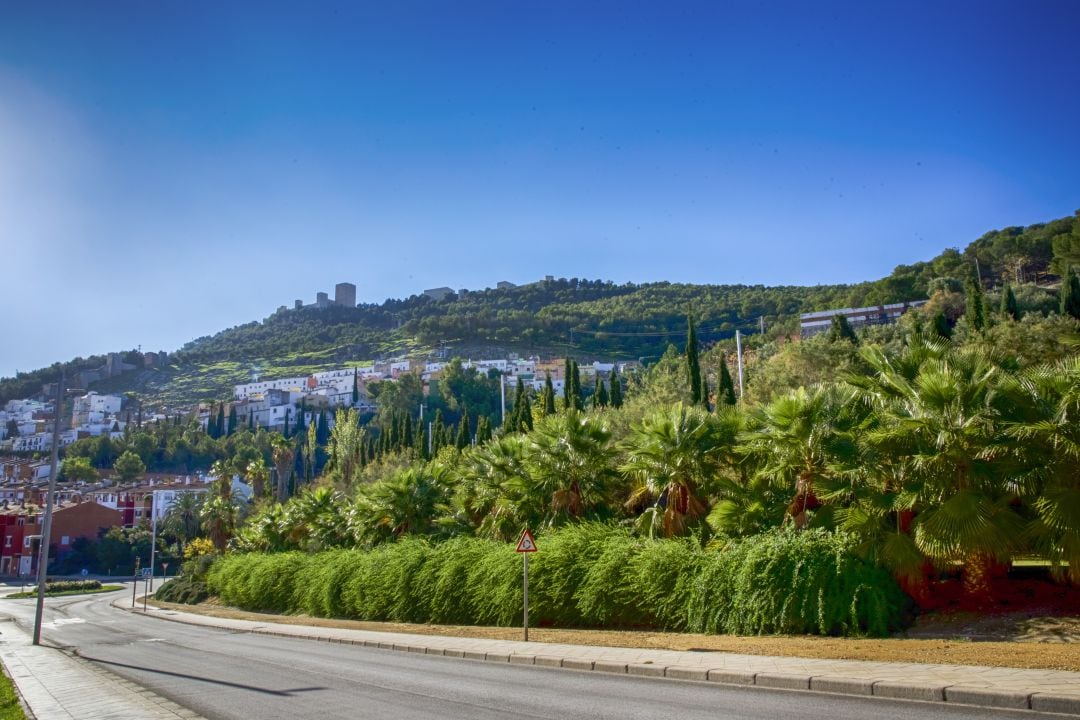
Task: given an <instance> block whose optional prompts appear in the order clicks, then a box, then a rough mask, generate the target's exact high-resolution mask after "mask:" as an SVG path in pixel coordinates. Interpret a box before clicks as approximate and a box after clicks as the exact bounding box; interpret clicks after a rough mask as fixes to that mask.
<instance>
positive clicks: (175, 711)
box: [0, 621, 199, 720]
mask: <svg viewBox="0 0 1080 720" xmlns="http://www.w3.org/2000/svg"><path fill="white" fill-rule="evenodd" d="M0 661H2V662H3V664H4V667H5V668H7V671H8V674H9V675H10V676H11V679H12V680H14V682H15V686H16V687H17V688H18V689H19V694H20V695H22V698H23V701H24V702H25V703H26V705H27V706H28V707H29V709H30V712H31V713H32V714H33V717H36V718H37V719H38V720H132V719H133V718H140V720H141V719H143V718H146V719H148V720H176V719H177V718H190V719H194V718H199V715H198V714H197V713H194V712H192V711H190V710H187V709H185V708H182V707H180V706H179V705H177V704H176V703H173V702H172V701H170V700H166V699H165V698H162V697H160V696H158V695H155V694H154V693H152V692H150V691H149V690H146V689H144V688H142V687H140V686H138V685H136V684H135V683H132V682H129V681H127V680H124V679H123V678H121V677H119V676H117V675H113V674H112V673H109V672H107V671H105V670H101V669H99V668H97V667H95V666H94V665H93V664H91V663H89V662H86V661H83V660H78V659H76V658H73V657H70V656H69V655H67V654H65V653H64V652H62V651H61V650H59V649H57V648H53V647H49V646H46V645H37V646H35V645H33V643H32V642H31V635H30V634H29V633H28V632H27V631H26V630H25V629H23V628H22V627H20V626H19V625H18V623H16V622H15V621H6V622H0Z"/></svg>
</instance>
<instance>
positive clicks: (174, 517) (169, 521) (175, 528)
mask: <svg viewBox="0 0 1080 720" xmlns="http://www.w3.org/2000/svg"><path fill="white" fill-rule="evenodd" d="M202 504H203V498H202V496H201V495H199V494H198V493H193V492H181V493H179V494H178V495H177V496H176V499H175V500H174V501H173V504H172V507H170V508H169V512H168V514H167V515H166V516H165V519H164V521H163V522H162V530H163V531H164V532H166V533H169V534H171V535H173V536H174V537H175V538H176V541H177V544H178V545H179V546H180V556H181V557H183V555H184V546H185V545H186V544H187V543H189V542H190V541H192V540H194V539H195V538H197V537H198V536H199V526H200V524H201V521H200V517H199V511H200V510H201V509H202Z"/></svg>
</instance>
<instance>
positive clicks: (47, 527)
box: [34, 373, 64, 645]
mask: <svg viewBox="0 0 1080 720" xmlns="http://www.w3.org/2000/svg"><path fill="white" fill-rule="evenodd" d="M63 402H64V374H63V373H60V380H59V381H58V382H57V383H56V407H55V409H54V410H53V436H52V460H51V461H50V463H49V465H50V469H49V490H48V492H47V493H46V494H45V515H44V517H43V518H42V520H41V547H40V548H39V554H38V579H37V581H38V592H37V610H36V611H35V613H34V644H35V645H40V644H41V616H42V613H43V612H44V611H45V581H46V580H47V579H48V574H49V536H50V534H51V533H52V513H53V495H55V494H56V474H57V473H56V466H57V462H58V460H59V458H60V411H61V408H62V407H63Z"/></svg>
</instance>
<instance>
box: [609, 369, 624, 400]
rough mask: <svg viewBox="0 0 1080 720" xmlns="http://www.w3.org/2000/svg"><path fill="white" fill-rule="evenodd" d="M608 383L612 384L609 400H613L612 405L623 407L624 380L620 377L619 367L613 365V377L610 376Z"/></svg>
mask: <svg viewBox="0 0 1080 720" xmlns="http://www.w3.org/2000/svg"><path fill="white" fill-rule="evenodd" d="M608 383H610V385H611V393H610V396H609V401H610V402H611V407H613V408H621V407H622V381H621V380H620V379H619V370H618V368H616V367H614V366H612V368H611V377H610V378H608Z"/></svg>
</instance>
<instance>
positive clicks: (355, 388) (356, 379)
mask: <svg viewBox="0 0 1080 720" xmlns="http://www.w3.org/2000/svg"><path fill="white" fill-rule="evenodd" d="M358 402H360V371H359V370H353V374H352V404H353V405H354V406H355V405H356V403H358Z"/></svg>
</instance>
